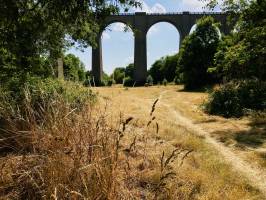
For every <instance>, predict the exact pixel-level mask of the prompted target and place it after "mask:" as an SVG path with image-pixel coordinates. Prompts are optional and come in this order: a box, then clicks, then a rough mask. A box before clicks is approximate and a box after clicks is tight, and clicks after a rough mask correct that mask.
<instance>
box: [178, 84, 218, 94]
mask: <svg viewBox="0 0 266 200" xmlns="http://www.w3.org/2000/svg"><path fill="white" fill-rule="evenodd" d="M213 88H214V85H207V86H204V87H201V88H197V89H186V88H182V89H179V90H177V91H178V92H194V93H206V92H212V91H213Z"/></svg>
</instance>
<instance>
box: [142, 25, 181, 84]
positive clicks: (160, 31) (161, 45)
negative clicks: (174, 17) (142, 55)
mask: <svg viewBox="0 0 266 200" xmlns="http://www.w3.org/2000/svg"><path fill="white" fill-rule="evenodd" d="M179 48H180V33H179V31H178V29H177V27H176V26H174V25H173V24H172V23H169V22H158V23H155V24H154V25H152V26H151V27H150V28H149V30H148V32H147V67H148V70H149V74H150V75H151V76H154V77H153V80H154V83H158V82H161V81H162V80H163V79H164V78H165V79H167V81H169V82H172V81H173V79H174V76H175V70H176V65H175V63H174V62H173V60H175V59H176V55H177V53H178V52H179ZM158 63H159V65H160V64H161V65H165V70H166V68H167V70H166V71H165V72H164V73H165V74H164V75H161V76H160V77H159V75H158V73H155V74H154V75H153V73H152V71H154V70H155V68H158V67H157V66H156V65H158ZM166 63H168V64H166ZM166 65H167V66H166ZM151 68H152V69H151ZM167 74H168V75H167Z"/></svg>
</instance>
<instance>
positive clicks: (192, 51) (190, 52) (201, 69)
mask: <svg viewBox="0 0 266 200" xmlns="http://www.w3.org/2000/svg"><path fill="white" fill-rule="evenodd" d="M219 40H220V39H219V33H218V31H217V24H215V22H214V19H213V18H212V17H203V18H202V19H200V20H198V21H197V28H196V30H195V31H194V32H193V33H192V34H191V35H189V36H187V37H186V38H185V40H184V42H183V44H182V46H181V49H180V52H179V58H178V62H177V66H178V67H177V72H176V73H177V74H182V76H183V81H184V84H185V89H197V88H200V87H202V86H204V85H206V84H209V83H212V81H213V77H212V76H211V74H209V73H207V70H208V68H209V67H211V66H213V57H214V54H215V53H216V51H217V47H218V44H219Z"/></svg>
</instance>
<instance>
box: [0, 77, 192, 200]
mask: <svg viewBox="0 0 266 200" xmlns="http://www.w3.org/2000/svg"><path fill="white" fill-rule="evenodd" d="M19 89H21V91H20V95H15V96H13V98H12V97H11V96H12V92H10V91H8V90H6V88H1V94H2V98H1V102H0V109H1V112H0V114H1V121H0V137H1V138H0V147H1V155H0V156H1V157H0V194H1V196H0V198H2V199H140V198H141V197H142V196H145V197H146V198H148V199H154V198H163V199H172V198H173V197H174V196H176V195H177V193H176V192H177V191H175V192H174V193H171V192H170V191H169V190H168V189H167V188H168V187H170V186H171V187H172V181H169V180H173V179H174V178H175V177H176V173H175V172H174V171H172V167H171V163H172V162H173V161H175V160H177V159H180V161H181V163H182V162H183V160H184V159H185V157H187V156H188V154H189V153H190V152H191V150H188V149H183V148H181V147H178V148H175V149H173V151H171V152H170V153H167V154H166V153H164V152H162V156H158V158H157V159H155V158H154V157H150V155H147V153H146V150H145V144H144V142H145V141H146V139H145V138H146V136H143V137H142V138H137V136H136V135H134V133H133V131H132V129H130V128H129V126H130V123H133V121H134V119H133V118H132V117H124V116H123V115H122V114H121V116H120V117H119V118H118V119H117V118H116V120H114V121H112V120H111V119H110V117H109V116H108V114H107V110H108V108H107V107H104V108H103V107H102V106H99V105H97V104H96V102H95V100H96V98H97V97H96V95H95V94H94V93H92V92H91V91H90V90H89V89H88V88H84V87H82V86H79V85H77V84H74V83H71V82H64V81H58V80H51V79H47V80H44V81H39V80H34V81H32V82H30V83H29V82H28V83H27V84H25V85H23V86H21V87H20V88H19ZM16 94H18V93H16ZM156 102H157V101H156ZM156 102H155V103H154V105H153V107H152V111H151V113H150V118H151V119H150V121H149V122H147V126H146V127H147V128H148V127H149V126H150V125H151V124H152V123H155V122H154V119H155V117H153V112H154V110H155V106H156ZM144 129H145V127H144ZM143 131H144V132H145V130H143ZM157 131H158V125H157ZM127 135H130V138H128V139H127V140H125V139H124V138H125V137H127ZM140 141H142V144H140V143H141V142H140ZM147 165H152V171H154V173H153V175H152V176H155V177H157V178H156V179H155V181H150V182H149V181H148V182H147V181H145V182H143V180H142V178H141V177H143V175H144V174H143V173H146V172H145V169H146V168H147ZM176 180H177V179H176ZM169 185H170V186H169ZM173 195H174V196H173Z"/></svg>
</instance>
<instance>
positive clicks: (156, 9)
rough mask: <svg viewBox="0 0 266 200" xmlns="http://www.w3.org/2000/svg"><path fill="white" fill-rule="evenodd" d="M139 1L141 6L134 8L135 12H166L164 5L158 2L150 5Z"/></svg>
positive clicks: (141, 0)
mask: <svg viewBox="0 0 266 200" xmlns="http://www.w3.org/2000/svg"><path fill="white" fill-rule="evenodd" d="M140 2H141V3H142V7H141V8H136V9H134V11H135V12H146V13H166V9H165V7H164V6H163V5H162V4H160V3H156V4H154V5H153V6H151V7H150V6H149V5H148V4H147V3H146V2H145V1H143V0H140Z"/></svg>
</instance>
